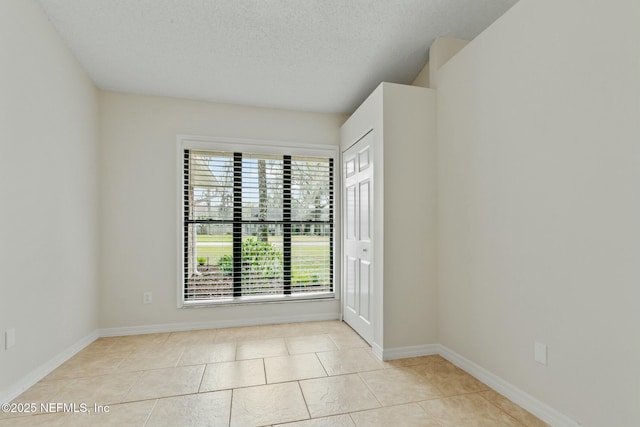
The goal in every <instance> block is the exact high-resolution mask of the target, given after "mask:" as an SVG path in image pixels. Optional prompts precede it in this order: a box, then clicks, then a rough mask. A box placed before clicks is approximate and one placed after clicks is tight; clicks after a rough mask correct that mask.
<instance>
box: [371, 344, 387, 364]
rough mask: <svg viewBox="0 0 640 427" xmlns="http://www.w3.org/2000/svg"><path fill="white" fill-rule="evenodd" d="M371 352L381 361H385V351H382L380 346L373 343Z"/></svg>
mask: <svg viewBox="0 0 640 427" xmlns="http://www.w3.org/2000/svg"><path fill="white" fill-rule="evenodd" d="M371 351H372V352H373V355H374V356H375V357H377V358H378V359H380V360H384V359H383V358H382V356H383V354H384V350H383V349H382V347H380V346H379V345H378V344H376V343H374V342H372V343H371Z"/></svg>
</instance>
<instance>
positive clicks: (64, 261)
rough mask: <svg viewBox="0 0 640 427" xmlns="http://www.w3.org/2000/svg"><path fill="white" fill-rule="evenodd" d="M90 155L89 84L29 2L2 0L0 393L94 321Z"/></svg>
mask: <svg viewBox="0 0 640 427" xmlns="http://www.w3.org/2000/svg"><path fill="white" fill-rule="evenodd" d="M96 155H97V94H96V90H95V89H94V87H93V84H92V83H91V81H90V80H89V79H88V78H87V76H86V74H85V72H84V71H83V70H82V69H81V68H80V66H79V65H78V64H77V62H76V61H75V59H74V58H73V56H72V55H71V54H70V52H69V51H68V49H67V48H66V46H65V45H64V43H63V42H62V41H61V39H60V37H59V36H58V34H57V33H56V32H55V30H54V29H53V27H52V26H51V25H50V24H49V22H48V21H47V18H46V17H45V16H44V14H43V13H42V11H41V10H40V7H39V6H38V5H37V4H35V2H33V1H31V0H2V1H1V2H0V204H1V206H0V334H2V339H1V340H0V341H1V343H2V345H1V347H0V401H2V399H3V395H6V393H10V391H9V389H10V388H14V385H15V383H16V382H17V381H18V380H19V379H20V378H22V377H24V376H26V375H28V374H29V373H30V372H32V371H34V370H36V369H37V368H39V367H40V366H41V365H43V364H45V363H46V362H48V361H49V360H51V359H53V358H54V357H55V356H56V355H58V354H59V353H61V352H63V351H64V350H65V349H67V348H68V347H70V346H71V345H72V344H74V343H76V342H77V341H79V340H80V339H82V338H83V337H85V336H87V335H88V334H89V333H90V332H92V331H93V330H95V329H96V328H97V326H98V314H97V293H98V278H97V233H98V231H97V230H98V227H97V217H98V213H97V196H96V191H97V171H96V169H97V157H96ZM8 328H15V329H16V345H15V347H12V348H11V349H9V350H4V332H5V330H7V329H8Z"/></svg>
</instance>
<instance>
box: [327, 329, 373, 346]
mask: <svg viewBox="0 0 640 427" xmlns="http://www.w3.org/2000/svg"><path fill="white" fill-rule="evenodd" d="M328 335H329V337H330V338H331V340H332V341H333V342H334V344H335V345H336V347H338V349H340V350H346V349H348V348H360V347H369V344H367V342H366V341H365V340H363V339H362V338H361V337H360V336H359V335H358V334H356V333H352V334H349V333H341V332H333V333H329V334H328Z"/></svg>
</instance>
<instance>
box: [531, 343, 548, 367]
mask: <svg viewBox="0 0 640 427" xmlns="http://www.w3.org/2000/svg"><path fill="white" fill-rule="evenodd" d="M533 358H534V360H535V361H536V362H538V363H540V364H541V365H545V366H546V365H547V346H546V344H543V343H541V342H538V341H536V342H534V344H533Z"/></svg>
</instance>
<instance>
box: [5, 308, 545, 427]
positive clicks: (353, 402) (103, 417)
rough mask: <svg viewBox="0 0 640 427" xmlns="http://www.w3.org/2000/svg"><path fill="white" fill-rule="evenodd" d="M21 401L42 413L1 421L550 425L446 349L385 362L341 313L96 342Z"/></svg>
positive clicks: (182, 426)
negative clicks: (447, 356) (336, 317)
mask: <svg viewBox="0 0 640 427" xmlns="http://www.w3.org/2000/svg"><path fill="white" fill-rule="evenodd" d="M14 403H17V404H18V403H22V404H31V403H35V404H36V407H37V408H36V412H37V413H35V414H25V413H3V412H0V427H4V426H52V427H56V426H65V427H67V426H88V425H90V426H118V427H123V426H140V427H142V426H146V427H150V426H171V427H188V426H198V427H202V426H228V425H231V426H242V427H249V426H265V425H267V426H271V425H280V424H285V425H286V426H290V427H293V426H299V427H311V426H323V427H324V426H352V427H353V426H358V427H360V426H389V425H395V426H427V427H464V426H473V427H481V426H487V427H497V426H514V427H515V426H518V427H523V426H528V427H538V426H546V424H545V423H543V422H542V421H540V420H539V419H537V418H535V417H534V416H533V415H531V414H530V413H528V412H526V411H525V410H524V409H522V408H520V407H518V406H517V405H515V404H513V403H512V402H510V401H509V400H507V399H506V398H504V397H503V396H501V395H499V394H498V393H496V392H494V391H492V390H490V389H489V388H488V387H487V386H485V385H484V384H482V383H481V382H479V381H478V380H476V379H475V378H473V377H472V376H470V375H468V374H467V373H465V372H464V371H462V370H461V369H459V368H457V367H455V366H454V365H452V364H451V363H449V362H447V361H446V360H444V359H443V358H441V357H439V356H423V357H414V358H409V359H402V360H394V361H390V362H381V361H379V360H377V359H376V358H375V357H374V356H373V354H372V353H371V349H370V348H369V347H368V346H367V345H366V343H365V342H364V341H363V340H362V339H361V338H360V337H359V336H358V335H357V334H356V333H354V332H353V331H352V330H351V329H350V328H349V327H348V326H346V325H345V324H344V323H341V322H338V321H327V322H310V323H295V324H285V325H271V326H256V327H240V328H228V329H212V330H203V331H191V332H175V333H165V334H148V335H136V336H126V337H113V338H100V339H98V340H97V341H95V342H93V343H92V344H91V345H89V346H88V347H87V348H85V349H84V350H82V351H81V352H80V353H78V354H77V355H76V356H74V357H73V358H71V359H70V360H68V361H67V362H65V363H64V364H63V365H62V366H60V367H59V368H58V369H56V370H55V371H53V372H52V373H51V374H49V375H48V376H47V377H46V378H44V379H43V380H42V381H40V382H39V383H37V384H36V385H34V386H33V387H31V388H30V389H29V390H27V391H26V392H25V393H23V394H22V395H21V396H19V397H18V398H17V399H16V400H15V401H14ZM41 403H46V404H49V405H50V406H49V407H50V408H51V409H50V410H49V411H48V412H47V411H41V409H42V408H41V407H40V404H41ZM58 403H59V404H75V407H74V406H73V405H68V406H67V408H64V406H60V407H56V406H55V404H58ZM96 404H97V405H102V407H108V412H105V411H103V412H102V413H96V412H95V408H96V407H95V405H96ZM83 405H86V407H85V406H83ZM16 407H17V406H16ZM74 408H75V411H76V412H69V411H70V410H71V411H72V410H73V409H74ZM85 409H87V410H88V412H90V413H85Z"/></svg>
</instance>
